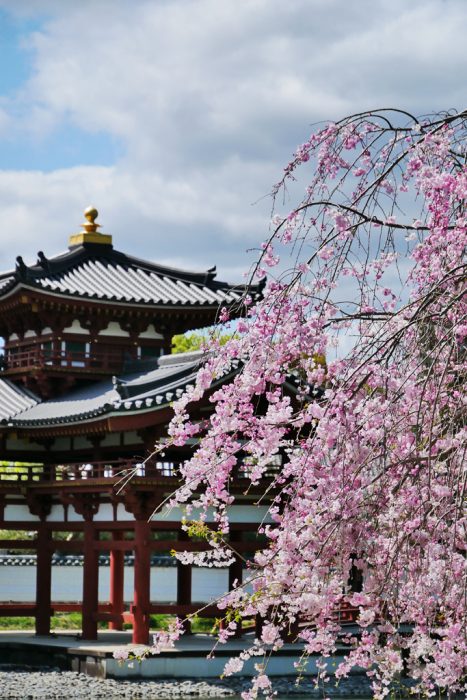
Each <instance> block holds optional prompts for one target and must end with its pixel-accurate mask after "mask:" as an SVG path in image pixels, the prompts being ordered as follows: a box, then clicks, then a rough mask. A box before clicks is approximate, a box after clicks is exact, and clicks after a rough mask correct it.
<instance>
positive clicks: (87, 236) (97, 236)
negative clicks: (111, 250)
mask: <svg viewBox="0 0 467 700" xmlns="http://www.w3.org/2000/svg"><path fill="white" fill-rule="evenodd" d="M98 215H99V212H98V211H97V209H96V208H95V207H88V208H87V209H85V210H84V218H85V219H86V221H84V223H82V224H81V228H82V229H83V230H82V231H80V232H79V233H75V234H73V235H72V236H70V239H69V246H70V248H74V247H75V246H79V245H83V244H85V243H97V244H98V245H99V244H100V245H112V236H109V235H108V234H105V233H99V231H98V230H97V229H98V228H100V227H101V225H100V224H96V219H97V217H98Z"/></svg>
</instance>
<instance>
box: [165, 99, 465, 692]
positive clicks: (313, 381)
mask: <svg viewBox="0 0 467 700" xmlns="http://www.w3.org/2000/svg"><path fill="white" fill-rule="evenodd" d="M466 118H467V117H466V114H465V113H464V114H452V115H447V116H446V115H442V116H440V117H434V118H432V119H426V120H424V121H422V122H420V121H419V120H416V119H415V118H413V117H411V116H410V115H404V114H402V113H400V112H397V111H396V112H394V113H390V112H385V111H383V112H380V113H375V112H372V113H366V114H361V115H356V116H354V117H349V118H347V119H344V120H343V121H342V122H339V123H336V124H331V125H329V126H327V127H325V128H324V129H322V130H320V131H317V132H316V133H314V134H313V135H312V136H311V137H310V139H309V140H308V141H307V142H306V143H305V144H303V145H302V146H301V147H300V148H299V149H298V150H297V152H296V154H295V155H294V158H293V160H292V161H291V162H290V163H289V164H288V165H287V166H286V168H285V170H284V175H283V179H282V180H281V181H280V182H279V183H278V184H277V185H276V187H275V189H274V192H273V194H274V196H275V197H276V199H277V195H278V194H279V192H280V191H281V190H282V189H283V188H285V187H286V186H287V183H288V181H289V180H290V179H291V178H293V179H294V180H296V181H297V182H299V181H300V176H301V174H302V175H303V177H305V178H306V179H307V180H306V183H305V187H304V198H303V200H302V201H301V202H300V203H299V204H298V205H297V206H296V207H295V208H294V209H293V210H292V211H291V212H286V213H285V214H284V215H280V214H276V218H275V219H274V230H273V231H272V233H271V236H270V239H269V240H268V241H266V242H265V244H264V245H263V249H262V254H261V258H260V260H259V261H258V270H260V271H261V272H260V276H262V275H263V274H264V270H265V269H268V270H270V272H268V282H267V287H266V291H265V293H264V295H263V298H262V299H261V300H260V301H258V302H256V303H254V304H252V303H251V300H249V302H248V304H246V305H245V316H244V319H243V320H242V321H241V322H240V323H239V324H238V328H237V331H236V333H235V334H234V336H233V337H232V338H231V340H230V341H229V342H228V343H227V344H225V345H224V346H221V345H220V344H219V345H218V346H217V347H215V352H212V353H211V354H210V355H209V357H207V359H206V362H205V364H204V366H203V368H202V370H201V372H200V374H199V375H198V378H197V381H196V385H195V386H193V387H192V388H191V389H190V391H189V392H187V394H186V395H185V396H183V397H182V398H181V399H180V400H179V401H178V403H177V404H176V405H175V409H174V410H175V415H174V419H173V421H172V424H171V429H170V432H171V436H172V439H173V441H174V443H175V444H184V443H185V442H186V441H187V440H188V439H189V438H191V437H193V436H194V435H196V436H197V437H198V438H199V443H198V447H197V449H196V450H195V452H194V454H193V457H192V458H191V459H190V460H189V461H187V462H186V463H185V464H184V465H183V469H182V476H183V478H184V484H183V486H182V487H181V489H180V490H179V492H178V493H176V494H175V495H174V497H173V503H174V504H178V505H184V506H187V507H188V509H190V508H193V507H197V508H200V509H201V511H202V512H204V513H207V509H208V508H209V509H214V511H215V513H216V521H217V523H218V525H219V527H220V528H222V530H223V531H224V532H228V528H229V522H228V521H229V518H228V516H229V507H230V506H231V505H232V503H234V496H233V495H232V490H231V484H232V480H233V479H235V475H236V470H238V468H239V465H240V466H241V468H242V473H243V474H245V475H247V476H248V478H249V479H250V481H251V484H252V488H256V489H257V490H258V489H259V492H263V498H265V499H266V501H264V500H263V502H268V503H269V522H268V524H267V525H265V526H262V527H263V532H264V534H266V536H267V539H268V545H267V546H266V547H265V548H263V549H262V550H261V551H259V552H258V553H257V554H256V557H255V561H254V562H253V563H252V565H251V575H250V578H251V582H252V586H253V592H252V593H248V592H247V591H246V589H245V588H244V587H242V586H238V587H237V588H235V589H234V590H232V591H231V592H230V593H229V594H228V596H227V597H226V599H225V601H224V605H225V606H227V605H228V606H230V608H231V609H234V610H236V611H237V613H238V614H239V615H240V616H251V615H259V616H262V617H263V618H264V619H265V620H266V621H267V623H266V625H265V627H264V628H263V635H262V639H260V640H259V642H258V645H259V646H258V645H257V646H256V647H255V649H256V650H258V649H260V650H262V653H263V654H264V655H267V654H269V653H271V648H270V647H271V646H272V647H274V646H277V644H278V640H280V639H281V638H282V637H284V636H286V635H288V636H289V637H290V634H291V630H295V632H294V634H295V637H296V638H297V639H299V640H301V643H302V644H303V645H304V653H305V656H306V655H311V654H313V655H320V656H322V657H323V659H326V658H327V657H329V656H330V655H332V654H333V652H334V650H335V649H336V645H337V643H338V642H339V643H344V644H347V645H348V649H349V655H348V657H347V658H346V661H345V662H343V663H342V664H341V666H340V667H339V668H338V670H337V676H339V675H345V674H347V673H349V672H350V669H351V668H352V666H354V665H356V664H358V665H359V666H361V667H363V668H365V669H366V670H367V672H368V674H369V675H370V677H371V678H372V682H373V688H374V693H375V697H377V698H384V697H386V696H387V695H388V693H389V685H390V683H391V681H392V680H393V679H394V678H396V677H398V676H399V675H400V674H401V673H404V674H407V675H409V676H411V677H412V678H413V679H414V681H415V682H416V683H417V685H418V688H419V689H420V690H421V691H423V692H426V693H428V694H432V693H433V692H434V691H435V689H436V688H442V689H445V690H446V689H447V690H450V691H453V690H458V691H460V690H462V689H463V688H464V684H465V682H466V681H465V673H466V668H465V659H466V653H467V640H466V629H467V612H466V599H467V595H466V586H467V569H466V542H467V537H466V525H467V520H466V514H465V503H466V501H465V499H466V472H465V460H464V457H465V446H466V437H467V430H466V423H465V395H464V393H463V382H464V381H465V376H466V359H467V357H466V344H465V338H466V333H467V331H466V328H467V322H466V318H467V316H466V312H467V303H466V294H465V285H466V270H465V251H466V242H467V215H466V213H465V211H466V201H465V200H466V195H467V170H466V165H465V146H466V143H467V138H466V137H467V125H466ZM404 120H408V123H407V121H404ZM462 149H463V150H462ZM303 171H304V172H303ZM405 211H407V212H408V213H404V212H405ZM273 272H274V275H273V274H272V273H273ZM336 347H337V348H338V351H337V353H336ZM239 362H240V363H241V371H239V372H238V373H237V374H236V375H235V377H234V379H233V380H232V381H231V382H228V383H224V384H222V385H221V386H220V388H217V390H216V391H214V392H213V393H212V394H211V397H210V400H211V402H212V408H213V410H212V415H211V417H210V419H209V420H208V421H207V423H206V425H203V426H202V427H200V426H199V424H196V423H191V421H190V416H189V410H190V404H191V403H192V402H193V401H195V400H198V399H199V398H200V397H201V396H203V395H204V393H205V392H206V391H207V390H208V389H209V388H210V387H211V386H212V385H213V384H214V382H216V381H217V380H218V379H219V378H220V377H222V376H224V375H227V374H228V373H229V372H231V371H232V369H233V367H234V366H238V363H239ZM278 456H280V458H281V462H282V467H281V469H280V470H279V471H278V472H277V473H275V474H273V475H272V476H271V473H270V470H269V465H270V464H271V463H272V462H274V460H275V459H276V458H277V457H278ZM212 546H213V549H214V550H215V549H219V550H221V549H222V548H223V546H224V545H223V544H222V543H220V542H216V541H213V542H212ZM219 561H222V558H220V559H219ZM349 606H350V607H351V608H353V609H354V610H355V616H356V623H357V628H358V633H356V634H345V630H344V628H343V627H342V624H340V622H339V610H342V609H344V608H346V607H347V608H348V607H349ZM240 661H242V659H240V660H238V659H236V660H233V661H231V662H229V664H228V665H227V668H226V673H227V672H236V671H237V672H238V671H239V669H240V666H241V663H240ZM242 663H243V662H242ZM258 669H259V670H258V675H257V677H256V679H255V681H254V683H253V686H252V689H251V690H250V691H249V693H248V694H247V697H248V698H252V697H256V695H257V694H258V693H260V692H263V693H264V694H266V695H269V694H270V684H269V682H268V680H267V676H266V674H265V673H264V668H263V666H261V664H260V665H259V666H258ZM325 674H326V663H325V661H324V662H323V665H322V675H325Z"/></svg>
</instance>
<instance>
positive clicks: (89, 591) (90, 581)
mask: <svg viewBox="0 0 467 700" xmlns="http://www.w3.org/2000/svg"><path fill="white" fill-rule="evenodd" d="M95 540H96V529H95V527H94V523H93V522H92V520H90V519H89V520H86V521H85V523H84V570H83V626H82V630H83V639H90V640H91V639H97V620H96V614H97V610H98V605H99V589H98V587H99V554H98V552H97V550H96V548H95Z"/></svg>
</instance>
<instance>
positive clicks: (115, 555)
mask: <svg viewBox="0 0 467 700" xmlns="http://www.w3.org/2000/svg"><path fill="white" fill-rule="evenodd" d="M122 539H123V533H122V532H120V531H119V530H114V531H113V532H112V540H113V541H114V542H120V541H121V540H122ZM124 564H125V562H124V552H123V551H121V550H119V549H111V550H110V596H109V597H110V605H111V606H112V613H113V614H114V615H120V616H121V617H120V619H119V620H118V621H117V622H109V629H110V630H121V629H123V610H124V600H123V596H124V589H123V586H124Z"/></svg>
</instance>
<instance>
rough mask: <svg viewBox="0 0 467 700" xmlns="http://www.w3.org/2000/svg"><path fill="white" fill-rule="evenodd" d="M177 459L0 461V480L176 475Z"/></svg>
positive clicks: (39, 480)
mask: <svg viewBox="0 0 467 700" xmlns="http://www.w3.org/2000/svg"><path fill="white" fill-rule="evenodd" d="M178 466H179V463H178V462H169V461H167V462H151V463H149V462H147V463H144V462H143V461H141V462H138V461H135V460H131V461H130V460H118V461H113V462H112V461H107V462H74V463H72V464H23V465H19V466H16V465H15V466H8V465H0V482H2V483H4V484H6V483H21V484H28V483H29V484H32V483H39V482H48V483H50V482H54V483H55V482H63V481H78V480H87V479H112V480H117V481H118V480H119V479H122V480H125V479H127V478H130V477H135V478H160V477H169V478H176V477H177V476H178Z"/></svg>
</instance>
